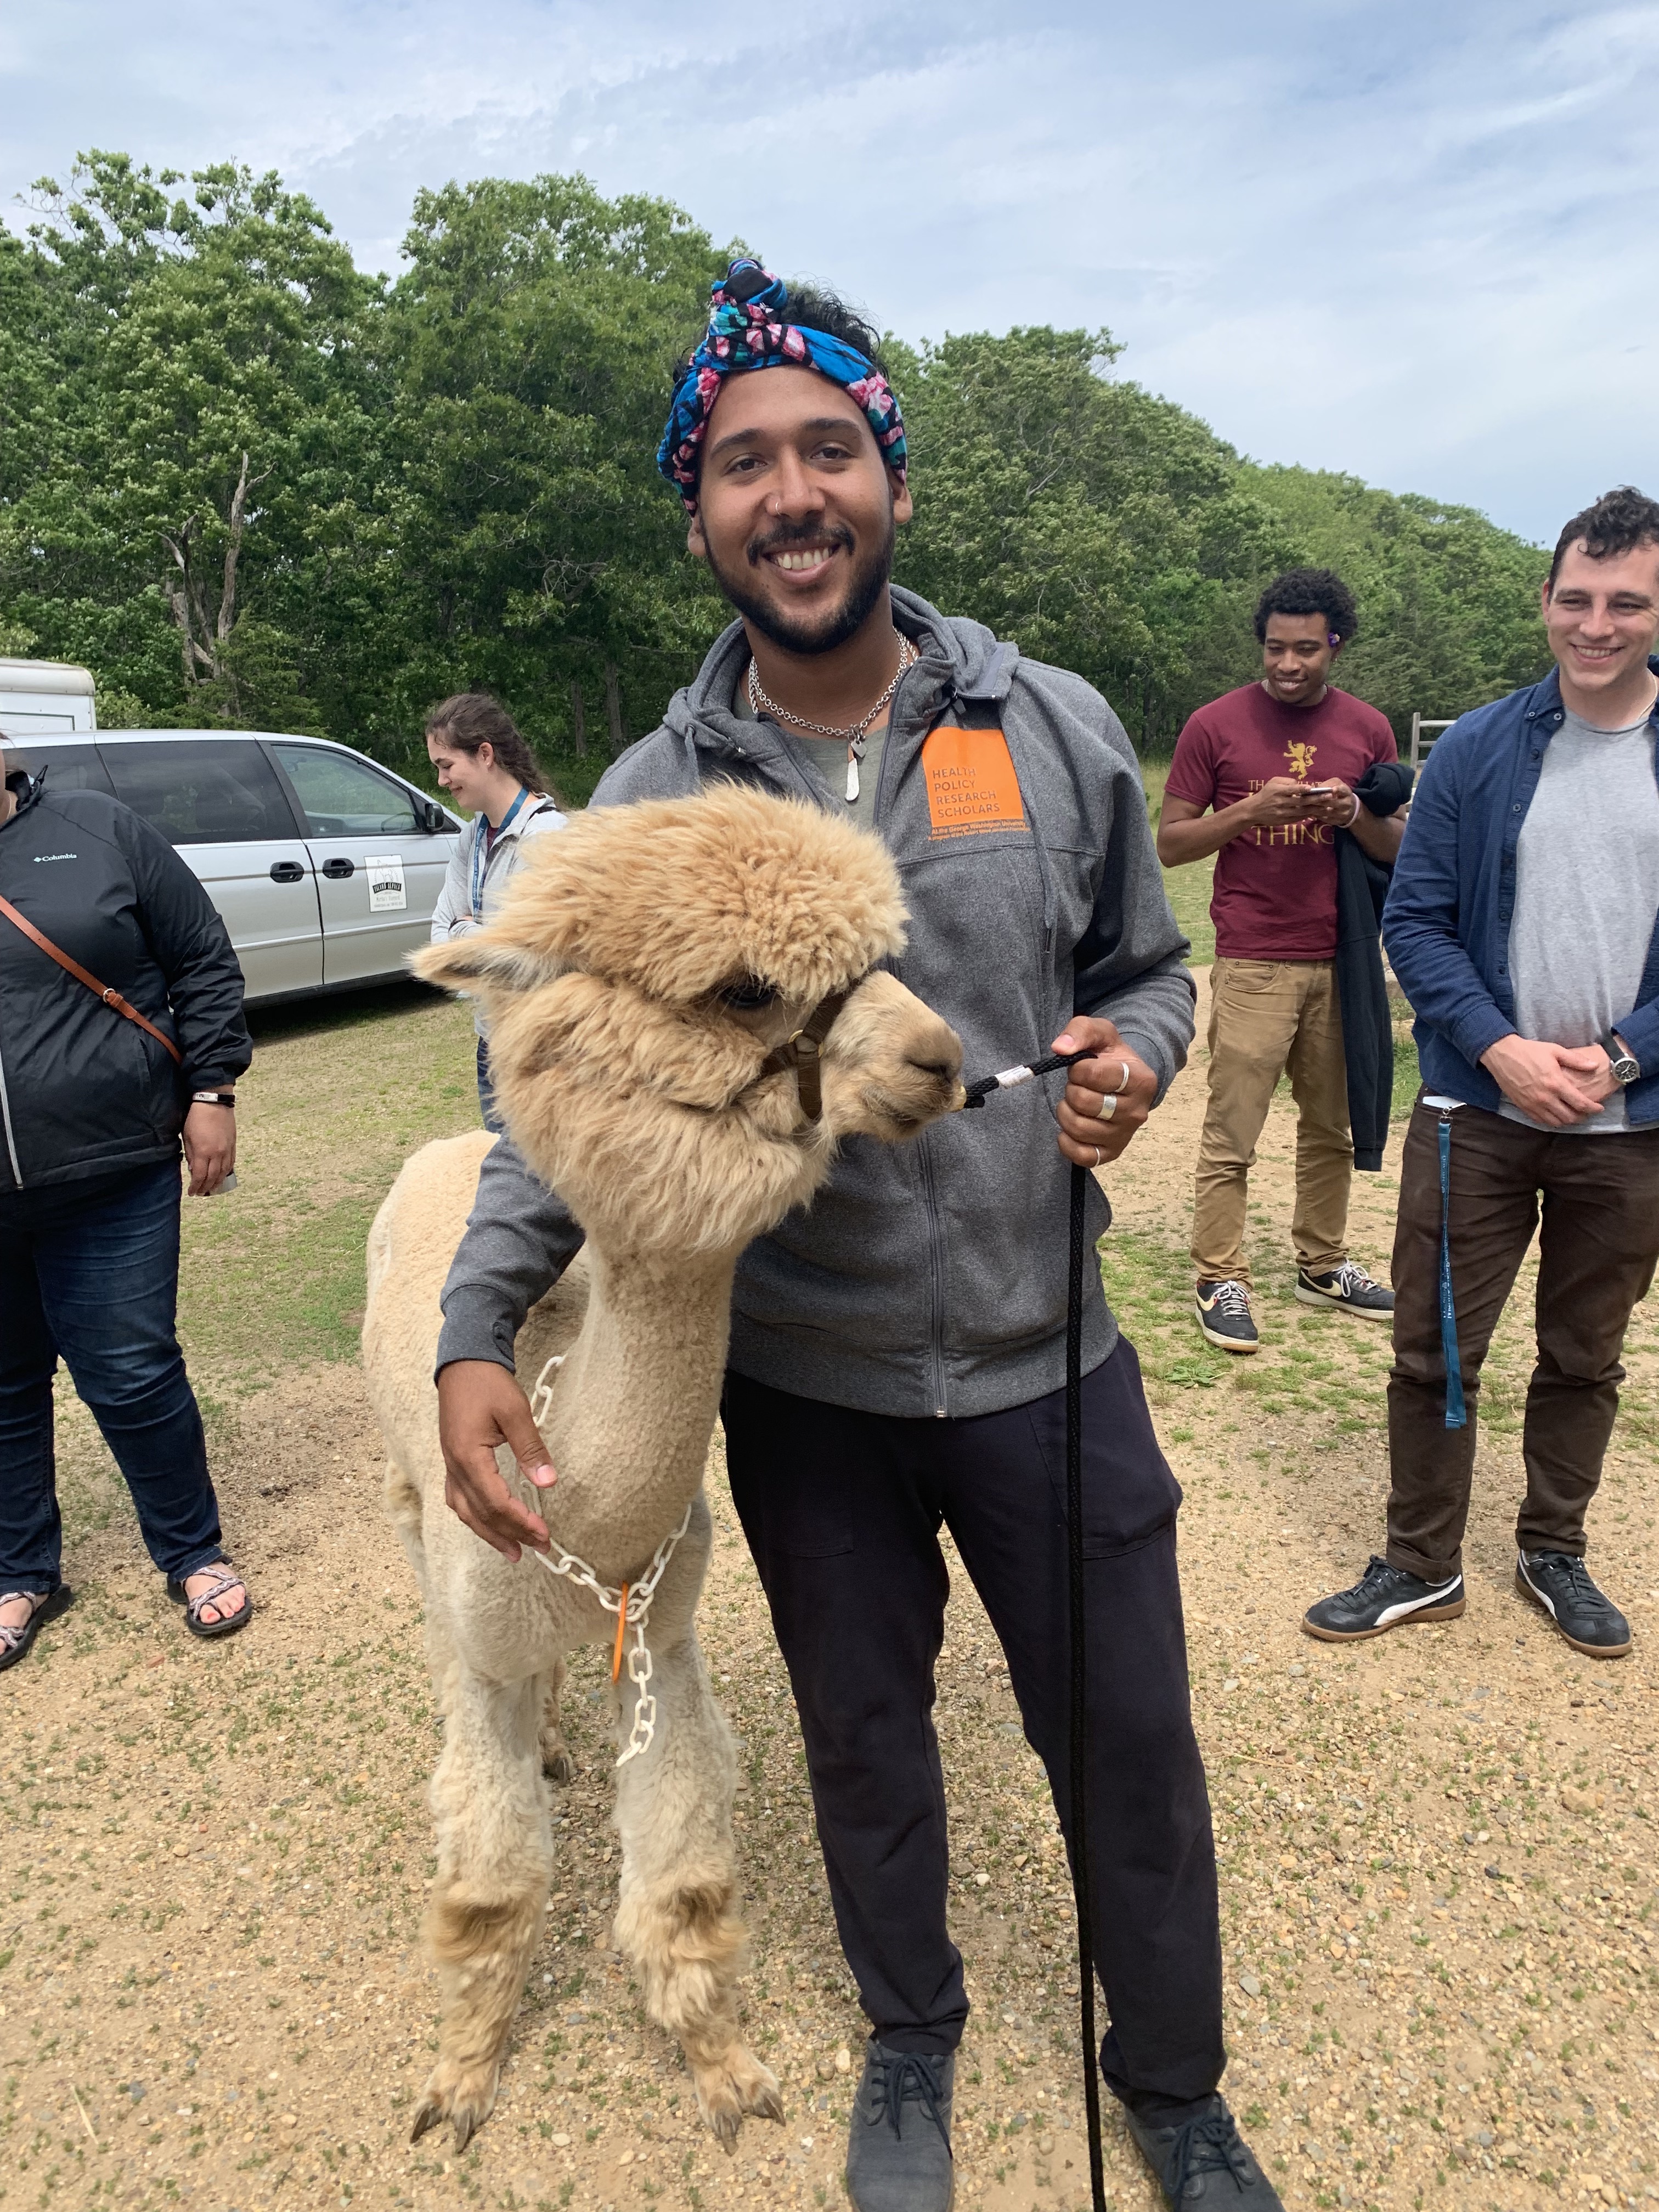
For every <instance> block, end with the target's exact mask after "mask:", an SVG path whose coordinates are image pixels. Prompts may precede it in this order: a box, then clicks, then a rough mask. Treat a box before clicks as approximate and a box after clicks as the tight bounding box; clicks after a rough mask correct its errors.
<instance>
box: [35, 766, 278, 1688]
mask: <svg viewBox="0 0 1659 2212" xmlns="http://www.w3.org/2000/svg"><path fill="white" fill-rule="evenodd" d="M0 763H3V755H0ZM46 783H47V778H46V775H41V776H39V777H36V778H34V779H33V780H31V779H30V778H29V777H28V776H27V775H9V776H7V777H6V778H5V780H4V783H3V787H0V901H3V902H4V903H3V904H0V1670H3V1669H4V1668H8V1667H13V1666H15V1665H16V1663H17V1662H18V1661H19V1660H20V1659H21V1658H22V1657H23V1656H24V1655H25V1654H26V1653H27V1650H28V1649H29V1647H30V1645H31V1644H33V1641H34V1638H35V1637H36V1636H37V1634H38V1633H39V1632H40V1627H41V1625H42V1623H43V1622H45V1621H46V1620H49V1619H50V1618H51V1617H52V1615H53V1614H54V1613H58V1612H61V1611H62V1609H63V1608H64V1606H66V1605H67V1604H68V1603H69V1601H70V1591H69V1589H68V1588H67V1587H66V1586H65V1584H64V1583H63V1581H62V1580H61V1578H60V1576H59V1572H58V1568H59V1560H60V1553H61V1549H62V1536H63V1528H62V1523H61V1522H60V1520H59V1517H58V1499H57V1493H56V1487H55V1483H54V1468H53V1460H52V1375H53V1372H54V1370H55V1369H56V1367H57V1364H58V1359H59V1358H60V1357H61V1358H62V1359H63V1360H64V1364H66V1365H67V1367H68V1368H69V1370H70V1375H71V1376H73V1378H74V1381H75V1386H76V1390H77V1391H78V1392H79V1394H80V1395H81V1398H82V1401H83V1402H84V1403H85V1404H86V1405H87V1406H88V1407H89V1408H90V1409H91V1411H92V1413H93V1414H94V1417H95V1419H96V1420H97V1423H98V1425H99V1427H100V1430H101V1431H103V1436H104V1441H105V1442H106V1443H107V1444H108V1446H109V1448H110V1450H111V1451H112V1453H113V1455H114V1456H115V1460H116V1462H117V1464H118V1466H119V1468H120V1469H121V1472H122V1474H124V1475H125V1478H126V1480H127V1484H128V1486H129V1488H130V1489H131V1492H132V1497H133V1503H134V1504H135V1505H136V1506H137V1510H138V1525H139V1528H140V1529H141V1530H142V1532H143V1538H144V1542H145V1544H146V1546H147V1547H148V1548H149V1554H150V1557H151V1558H152V1559H154V1560H155V1564H156V1565H157V1566H158V1567H159V1568H160V1569H161V1572H162V1573H163V1574H164V1575H165V1576H166V1577H167V1592H168V1595H170V1596H171V1597H173V1599H174V1600H175V1601H177V1602H178V1603H179V1604H181V1605H183V1607H185V1623H186V1625H187V1626H188V1627H189V1628H190V1629H191V1632H192V1633H194V1634H196V1635H197V1636H224V1635H228V1634H230V1633H231V1632H233V1631H234V1630H236V1629H238V1628H240V1627H242V1626H245V1624H246V1622H247V1620H249V1618H250V1617H251V1614H252V1601H251V1599H250V1598H249V1596H248V1594H247V1591H246V1589H245V1588H244V1587H243V1584H242V1582H241V1580H240V1577H239V1576H238V1575H237V1573H236V1571H235V1570H234V1568H233V1567H232V1565H231V1564H230V1562H229V1560H228V1559H227V1558H226V1556H225V1551H224V1547H223V1544H222V1541H221V1538H220V1533H219V1509H218V1504H217V1501H216V1498H215V1497H214V1494H213V1484H212V1482H211V1480H210V1478H209V1475H208V1466H207V1449H206V1444H205V1442H204V1437H203V1434H202V1417H201V1414H200V1413H199V1412H198V1411H197V1405H196V1399H195V1396H194V1394H193V1393H192V1391H191V1387H190V1383H189V1380H188V1378H187V1377H186V1376H185V1363H184V1357H183V1354H182V1353H181V1352H180V1351H179V1340H178V1337H177V1335H176V1334H175V1331H174V1310H175V1306H176V1304H177V1298H178V1289H179V1140H180V1138H181V1137H182V1139H183V1143H184V1152H185V1161H186V1163H187V1164H188V1167H189V1170H190V1188H191V1194H192V1196H196V1197H209V1196H210V1195H211V1194H212V1193H213V1192H215V1191H216V1190H217V1189H219V1188H221V1186H222V1184H223V1182H224V1181H225V1178H226V1177H227V1176H228V1175H229V1174H230V1172H231V1170H232V1168H233V1166H234V1163H235V1158H236V1118H235V1114H234V1105H235V1092H234V1089H233V1088H232V1086H233V1085H234V1081H235V1079H236V1078H237V1076H239V1075H240V1073H242V1071H243V1069H244V1068H246V1066H247V1064H248V1062H249V1060H252V1057H253V1048H252V1042H251V1041H250V1039H249V1036H248V1033H247V1025H246V1022H245V1021H244V1020H243V1018H242V972H241V969H240V967H239V966H238V964H237V960H236V955H235V954H234V952H233V951H232V950H231V946H230V939H229V938H228V936H227V935H226V933H225V927H224V924H223V922H222V921H221V920H220V919H219V916H218V914H217V913H216V910H215V908H214V906H213V903H212V902H211V901H210V899H209V897H208V895H207V893H206V892H205V891H204V890H203V889H202V886H201V884H199V883H198V882H197V879H196V878H195V876H194V875H192V874H191V871H190V869H189V868H188V867H186V866H185V863H184V862H183V861H182V860H180V859H179V856H178V854H176V853H175V852H174V851H173V848H172V846H171V845H169V844H168V843H167V841H166V839H165V838H163V837H161V836H160V835H159V834H158V833H157V832H156V831H155V830H154V829H151V828H150V827H149V823H146V822H144V821H143V820H142V819H141V818H140V817H139V816H137V814H135V813H134V812H133V811H131V808H130V807H126V806H124V805H121V803H120V801H119V800H118V799H108V798H106V797H104V796H103V795H102V794H101V793H98V792H92V791H66V792H63V793H58V794H56V795H54V794H53V793H51V792H50V791H49V790H48V789H47V788H46ZM49 946H50V947H52V948H54V950H48V949H47V947H49ZM55 954H56V955H61V956H62V958H61V959H60V958H59V957H55ZM65 963H74V966H73V967H71V966H70V965H68V964H65ZM75 969H79V970H80V971H81V972H80V973H78V974H77V973H76V972H75Z"/></svg>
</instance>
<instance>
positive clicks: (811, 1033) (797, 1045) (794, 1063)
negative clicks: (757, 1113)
mask: <svg viewBox="0 0 1659 2212" xmlns="http://www.w3.org/2000/svg"><path fill="white" fill-rule="evenodd" d="M851 996H852V993H851V990H850V988H849V989H848V990H846V991H831V992H830V993H829V996H828V997H827V998H823V999H820V1000H818V1002H817V1006H814V1007H813V1009H812V1011H811V1013H810V1014H809V1015H808V1016H807V1017H806V1019H805V1021H804V1022H803V1023H802V1024H801V1025H800V1027H799V1029H798V1030H796V1031H795V1034H794V1035H793V1036H792V1037H791V1038H790V1039H789V1041H788V1042H787V1044H781V1045H779V1046H778V1047H777V1048H775V1050H774V1051H772V1052H769V1053H768V1054H767V1055H766V1057H765V1059H764V1060H762V1062H761V1064H760V1067H759V1070H758V1073H757V1076H756V1080H757V1082H758V1081H759V1079H760V1077H761V1076H763V1075H780V1074H782V1073H786V1072H788V1073H793V1076H794V1079H795V1094H796V1096H797V1097H799V1100H800V1110H801V1112H802V1113H803V1114H805V1116H806V1118H807V1120H808V1121H817V1120H818V1119H819V1118H820V1116H821V1115H823V1066H822V1061H823V1041H824V1039H825V1038H826V1037H827V1036H829V1032H830V1030H832V1029H833V1028H834V1027H835V1025H836V1016H837V1015H838V1014H839V1013H840V1012H841V1010H842V1007H843V1006H845V1005H846V1004H847V1001H848V999H849V998H850V997H851Z"/></svg>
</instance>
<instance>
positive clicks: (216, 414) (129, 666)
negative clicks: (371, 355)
mask: <svg viewBox="0 0 1659 2212" xmlns="http://www.w3.org/2000/svg"><path fill="white" fill-rule="evenodd" d="M180 181H182V180H181V179H180V178H179V174H178V173H176V172H174V171H170V170H169V171H162V172H161V173H160V174H159V175H156V176H152V174H151V173H150V172H149V170H148V169H135V168H134V167H133V166H132V164H131V162H130V161H128V160H127V158H126V157H125V155H103V154H94V155H89V156H88V157H87V160H86V161H85V162H84V163H83V164H82V165H80V166H79V167H77V170H76V173H75V175H74V178H73V179H72V185H73V189H72V191H70V192H69V193H64V192H60V191H58V187H57V186H56V185H54V184H53V183H52V181H51V180H50V179H46V180H43V182H42V185H40V188H39V189H40V191H41V192H42V193H43V194H44V195H45V197H46V219H45V220H43V221H42V222H39V223H37V224H36V225H35V226H34V227H33V231H32V233H31V242H30V245H29V247H28V248H27V249H26V250H24V251H23V252H21V264H22V265H21V267H20V266H19V265H18V258H17V257H15V256H8V257H7V266H6V268H5V270H4V279H3V280H0V281H8V282H9V289H12V290H16V291H21V294H22V295H23V297H24V299H25V300H26V301H27V302H28V303H29V306H30V307H31V308H32V311H33V313H32V321H33V328H34V330H35V331H36V332H37V333H38V334H39V336H40V337H44V338H45V339H46V341H47V342H46V343H38V341H37V343H38V352H37V374H36V376H35V378H34V380H33V382H29V381H22V382H20V383H19V384H18V385H17V386H15V387H12V388H11V390H10V391H9V396H8V405H7V415H8V418H9V419H8V420H7V421H6V422H5V423H4V425H3V431H4V434H5V435H4V443H5V444H6V445H7V446H8V447H10V446H11V444H12V442H13V439H14V438H15V439H16V440H17V441H18V443H19V445H20V447H21V449H22V459H21V460H20V462H19V464H18V465H17V471H16V474H17V479H18V480H17V481H16V483H15V489H14V487H13V486H11V485H9V486H8V489H9V491H10V492H11V494H12V495H11V497H10V498H9V501H8V502H7V505H6V507H5V509H4V512H3V515H0V592H3V594H4V597H5V599H6V601H7V603H8V604H9V606H10V608H11V609H12V610H13V611H14V612H15V615H16V617H18V618H19V619H21V621H22V622H24V623H26V624H27V627H29V628H30V629H33V630H34V631H35V632H36V633H37V635H38V636H39V637H40V641H41V644H42V647H43V648H44V649H46V650H47V651H50V652H52V653H59V654H63V655H66V656H67V657H70V658H72V659H83V660H86V661H88V662H89V663H90V664H91V665H93V666H94V669H95V670H96V671H97V673H98V674H99V676H100V678H104V679H106V680H107V681H110V682H112V683H113V684H117V685H118V686H120V687H121V688H122V689H123V690H126V691H128V692H130V693H131V694H133V695H135V696H137V697H138V698H140V699H142V700H143V701H145V702H147V703H148V704H149V707H150V708H151V710H152V712H153V713H154V714H155V716H156V717H157V719H161V720H199V721H205V722H213V721H231V722H243V723H250V722H255V721H259V720H277V721H279V722H280V723H282V724H283V725H285V726H299V727H310V726H316V723H317V719H318V711H319V710H318V708H317V707H316V706H314V705H313V703H312V702H311V701H310V700H309V699H308V697H307V684H306V680H305V674H304V662H305V658H306V644H307V635H306V633H307V614H308V603H309V601H310V599H311V598H312V596H313V592H314V587H315V580H314V579H307V578H306V576H305V573H304V572H305V571H306V569H307V564H308V559H309V556H310V554H311V552H312V550H313V541H314V539H315V537H316V534H317V532H318V529H319V521H320V519H321V518H323V517H325V516H326V515H327V513H329V511H330V509H331V507H333V506H334V505H336V504H337V503H338V502H339V501H341V500H342V499H351V498H361V497H362V496H363V495H364V490H365V483H364V479H365V475H366V473H367V474H368V477H369V478H370V480H371V481H372V455H373V452H374V422H373V416H372V410H371V406H370V404H368V403H367V402H366V398H365V395H364V392H362V389H361V386H362V383H363V378H362V374H361V373H360V368H359V363H358V360H357V354H358V349H359V339H360V337H361V331H362V325H363V323H364V320H365V319H366V318H367V317H368V315H369V314H370V313H372V310H373V308H374V304H375V299H376V287H375V286H374V284H372V283H370V282H368V280H367V279H365V278H363V277H362V276H359V275H358V274H357V272H356V270H355V269H354V268H353V266H352V263H351V258H350V255H349V252H348V251H347V249H346V248H345V247H343V246H341V245H340V244H339V243H338V242H337V240H334V239H333V238H332V237H331V234H330V232H329V228H328V225H327V222H325V218H324V217H323V216H322V215H321V214H320V213H319V210H317V209H316V208H314V207H313V205H312V204H310V202H308V201H307V200H306V199H305V198H303V197H301V196H300V195H297V194H294V193H290V192H288V191H284V190H283V187H282V185H281V184H280V182H279V180H278V179H276V177H275V176H264V177H261V178H255V177H253V176H252V174H251V173H250V172H248V171H247V170H246V169H243V168H237V167H232V166H230V165H228V164H226V165H222V166H220V167H216V168H210V169H204V170H200V171H197V173H196V174H195V175H194V177H193V178H192V179H191V185H192V187H193V190H192V191H191V195H190V197H188V198H186V197H179V198H176V199H173V200H171V201H169V199H168V198H167V191H166V189H165V188H166V187H168V186H170V185H174V184H177V183H179V182H180ZM8 321H9V318H8ZM19 349H20V348H19V346H18V343H17V341H16V337H15V333H14V334H13V337H12V343H11V344H10V347H9V351H10V352H11V353H12V354H13V355H15V353H16V352H17V351H18V350H19ZM43 376H44V378H45V380H46V388H45V389H44V390H42V389H41V388H40V384H41V379H42V377H43ZM296 585H297V586H298V588H296ZM307 585H309V586H310V588H309V589H308V588H307ZM169 661H171V663H172V666H171V668H170V667H169V665H168V664H169ZM175 671H176V672H175Z"/></svg>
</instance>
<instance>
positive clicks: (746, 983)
mask: <svg viewBox="0 0 1659 2212" xmlns="http://www.w3.org/2000/svg"><path fill="white" fill-rule="evenodd" d="M714 995H715V996H716V998H718V999H719V1000H720V1004H721V1006H730V1007H731V1008H732V1010H733V1012H737V1013H740V1014H758V1013H761V1012H764V1010H765V1009H766V1008H767V1007H768V1006H771V1005H772V1003H773V1002H774V1000H775V999H776V997H777V995H778V994H777V993H776V991H775V990H774V989H773V987H772V986H771V984H769V983H763V982H762V981H761V979H760V977H759V976H758V975H739V976H738V980H737V981H736V982H735V983H726V984H723V985H722V986H721V987H720V990H719V991H717V992H716V993H715V994H714Z"/></svg>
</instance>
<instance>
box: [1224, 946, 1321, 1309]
mask: <svg viewBox="0 0 1659 2212" xmlns="http://www.w3.org/2000/svg"><path fill="white" fill-rule="evenodd" d="M1209 1046H1210V1103H1209V1105H1208V1107H1207V1109H1206V1112H1205V1115H1204V1133H1203V1135H1202V1136H1201V1137H1200V1139H1199V1146H1198V1182H1197V1189H1196V1192H1195V1194H1194V1202H1193V1264H1194V1267H1196V1269H1197V1270H1198V1279H1199V1280H1200V1282H1201V1283H1202V1282H1219V1281H1221V1280H1223V1279H1225V1277H1227V1276H1230V1275H1231V1277H1232V1278H1233V1279H1234V1280H1235V1281H1237V1282H1241V1283H1243V1284H1246V1285H1248V1284H1249V1279H1250V1263H1249V1261H1248V1260H1247V1259H1246V1258H1245V1256H1244V1211H1245V1203H1246V1200H1247V1198H1248V1196H1249V1176H1250V1170H1251V1169H1252V1168H1253V1167H1254V1166H1255V1145H1256V1139H1257V1138H1258V1137H1259V1136H1260V1135H1261V1131H1262V1128H1263V1127H1264V1125H1265V1124H1266V1121H1267V1109H1268V1107H1269V1106H1270V1105H1271V1103H1273V1089H1274V1086H1275V1085H1277V1083H1278V1081H1279V1077H1280V1076H1281V1075H1283V1074H1285V1073H1286V1072H1287V1071H1288V1073H1289V1074H1290V1079H1291V1095H1292V1097H1294V1098H1295V1100H1296V1107H1297V1123H1296V1211H1295V1212H1294V1214H1293V1215H1292V1216H1291V1243H1292V1245H1294V1247H1295V1249H1296V1256H1297V1262H1298V1264H1299V1265H1300V1266H1302V1267H1305V1268H1307V1270H1308V1271H1309V1273H1311V1274H1316V1275H1323V1274H1328V1273H1329V1272H1330V1270H1331V1269H1332V1268H1333V1267H1339V1266H1340V1264H1341V1262H1342V1261H1344V1260H1346V1258H1347V1256H1348V1246H1347V1231H1348V1186H1349V1184H1350V1182H1352V1179H1353V1139H1352V1135H1351V1133H1350V1132H1349V1127H1348V1079H1347V1069H1346V1062H1345V1060H1344V1059H1343V1054H1342V1006H1341V1002H1340V999H1339V998H1338V996H1337V987H1336V966H1335V963H1334V962H1333V961H1329V960H1218V961H1217V962H1216V963H1215V966H1214V967H1213V968H1212V969H1211V971H1210V1034H1209Z"/></svg>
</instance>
